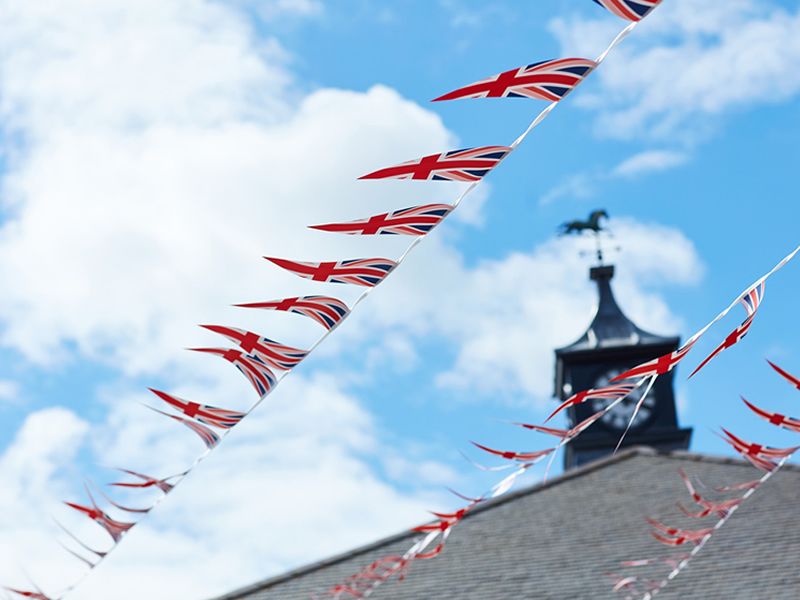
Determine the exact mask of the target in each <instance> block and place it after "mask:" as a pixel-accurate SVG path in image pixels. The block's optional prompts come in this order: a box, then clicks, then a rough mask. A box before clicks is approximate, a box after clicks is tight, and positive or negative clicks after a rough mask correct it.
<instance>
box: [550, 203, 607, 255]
mask: <svg viewBox="0 0 800 600" xmlns="http://www.w3.org/2000/svg"><path fill="white" fill-rule="evenodd" d="M600 219H608V213H607V212H606V211H605V210H603V209H600V210H594V211H592V212H591V213H590V214H589V218H588V219H586V220H585V221H581V220H575V221H567V222H566V223H563V224H562V225H561V231H560V233H559V235H572V234H576V235H583V233H584V232H585V231H590V232H592V233H593V234H594V239H595V243H596V244H597V247H596V253H597V261H598V262H599V263H600V265H602V264H603V243H602V238H601V235H600V234H601V233H603V232H605V233H607V234H608V235H609V236H611V235H612V234H611V232H610V231H609V230H608V228H606V227H603V225H602V224H601V223H600ZM619 249H620V248H619V246H617V247H615V248H614V250H619ZM584 254H585V253H584V252H581V255H582V256H583V255H584Z"/></svg>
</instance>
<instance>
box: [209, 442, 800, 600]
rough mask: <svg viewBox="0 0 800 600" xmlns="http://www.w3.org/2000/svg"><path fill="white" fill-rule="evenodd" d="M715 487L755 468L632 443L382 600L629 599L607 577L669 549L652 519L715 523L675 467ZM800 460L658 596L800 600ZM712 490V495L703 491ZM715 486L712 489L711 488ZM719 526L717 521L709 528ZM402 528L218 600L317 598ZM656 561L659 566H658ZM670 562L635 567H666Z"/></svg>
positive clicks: (452, 548)
mask: <svg viewBox="0 0 800 600" xmlns="http://www.w3.org/2000/svg"><path fill="white" fill-rule="evenodd" d="M680 467H683V468H684V469H685V470H686V471H687V472H689V473H690V474H691V475H692V476H693V477H697V478H699V479H701V480H702V481H703V482H704V483H705V484H707V485H708V486H709V489H710V488H713V487H714V486H719V485H725V484H730V483H735V482H740V481H747V480H751V479H754V478H756V477H757V475H758V474H757V472H756V471H755V470H754V469H753V468H752V467H750V466H749V465H747V464H746V463H743V462H740V461H736V460H730V459H719V458H711V457H707V456H701V455H696V454H690V453H686V452H676V453H673V454H670V455H659V454H656V453H655V452H654V451H652V450H649V449H644V448H634V449H631V450H627V451H625V452H622V453H620V454H618V455H617V456H616V457H614V458H611V459H606V460H602V461H598V462H596V463H593V464H591V465H588V466H586V467H584V468H581V469H576V470H574V471H571V472H568V473H566V474H565V475H563V476H561V477H559V478H557V479H554V480H552V481H551V482H549V483H547V484H544V485H536V486H533V487H530V488H527V489H524V490H521V491H519V492H516V493H513V494H509V495H508V496H507V497H505V498H501V499H499V500H498V501H495V502H493V503H490V504H487V505H486V506H485V507H482V508H481V509H479V510H475V511H474V512H472V513H471V514H470V515H468V516H467V518H465V519H464V521H463V522H462V524H461V525H460V526H459V527H458V528H457V529H456V530H454V532H453V534H452V535H451V537H450V541H449V542H448V545H447V548H446V549H445V552H444V553H443V554H442V555H441V556H439V557H437V558H436V559H434V560H430V561H420V563H418V564H414V566H413V567H412V569H411V571H410V573H409V575H408V577H407V578H406V579H405V581H403V582H395V581H392V582H390V583H387V584H385V585H383V586H381V587H380V588H378V590H377V591H376V592H375V593H374V594H373V595H372V596H371V597H372V598H373V599H375V600H419V599H428V598H458V599H459V600H461V599H463V600H508V599H515V600H516V599H523V598H525V599H527V598H530V599H536V600H562V599H570V600H603V599H607V598H608V599H610V598H616V599H619V598H622V596H621V595H616V594H614V593H613V592H612V591H611V584H610V580H608V579H606V578H605V577H604V576H603V574H604V573H606V572H609V571H616V572H619V570H620V569H619V563H620V561H623V560H631V559H637V558H646V557H651V556H659V555H666V554H669V553H670V550H669V549H666V548H664V547H663V546H661V545H660V544H659V543H658V542H656V541H655V540H653V539H652V538H651V537H650V536H649V534H648V532H649V530H650V528H649V526H648V525H647V524H646V523H645V521H644V517H645V516H654V517H659V518H661V519H663V521H665V522H666V523H669V524H676V525H677V526H688V527H701V526H709V525H710V524H713V522H714V521H715V519H714V518H710V519H708V520H704V521H703V522H700V521H698V520H689V519H686V518H685V517H682V516H681V515H680V513H679V512H678V510H677V509H676V508H675V502H676V501H678V500H683V501H684V502H685V501H686V500H687V498H688V496H687V494H686V492H685V488H684V487H683V484H682V482H681V481H680V479H679V478H678V475H677V470H678V468H680ZM798 484H800V469H798V468H796V467H787V468H785V469H784V470H782V471H781V472H780V473H778V474H777V475H776V476H775V477H773V478H772V480H771V481H770V482H769V483H768V484H767V485H766V486H765V487H764V488H763V489H762V490H759V491H758V492H757V493H756V494H755V495H754V496H753V497H752V498H751V499H750V500H749V501H748V502H747V503H746V504H744V505H743V507H742V509H741V510H740V511H738V512H737V513H736V514H735V515H734V516H733V518H732V519H731V520H730V522H729V523H728V525H727V526H726V527H725V528H724V529H723V530H721V531H720V532H719V533H718V534H717V535H716V536H715V537H714V538H712V540H711V541H710V542H709V543H708V545H707V546H706V548H705V549H704V550H703V552H702V553H701V554H699V555H698V556H697V558H695V559H694V560H693V561H692V563H691V565H690V567H689V568H688V569H687V570H686V571H685V572H684V573H683V574H681V576H680V577H678V578H677V579H676V580H675V581H673V582H672V583H671V584H670V585H669V587H667V588H666V589H665V590H664V591H662V592H661V593H660V594H658V598H659V599H662V598H663V599H664V600H678V599H681V600H684V599H694V598H698V599H699V598H702V599H704V600H717V599H719V600H722V599H723V598H724V599H725V600H737V599H741V600H745V599H746V600H754V599H755V600H760V599H769V600H782V599H786V600H790V599H791V600H794V599H796V598H798V597H800V592H798V589H800V587H799V586H800V570H798V569H797V560H798V556H799V555H800V528H797V527H796V526H795V525H796V507H797V500H798V490H800V485H798ZM704 493H705V492H704ZM709 493H710V494H713V492H709ZM706 523H709V525H706ZM412 539H413V535H412V534H409V533H404V534H400V535H397V536H393V537H391V538H387V539H385V540H381V541H379V542H377V543H375V544H372V545H370V546H366V547H364V548H359V549H357V550H354V551H352V552H349V553H347V554H344V555H341V556H338V557H334V558H332V559H329V560H326V561H322V562H320V563H316V564H314V565H310V566H308V567H305V568H302V569H298V570H296V571H293V572H290V573H287V574H286V575H283V576H280V577H276V578H272V579H269V580H266V581H264V582H261V583H258V584H255V585H253V586H250V587H248V588H245V589H242V590H239V591H237V592H233V593H231V594H228V595H226V596H224V597H222V598H219V599H218V600H301V599H302V600H308V599H309V598H310V597H311V594H312V593H313V592H320V591H323V590H325V589H327V588H329V587H330V586H332V585H334V584H336V583H338V582H340V581H342V580H343V579H345V578H346V577H348V576H349V575H352V574H353V573H355V572H357V571H358V570H359V569H360V568H361V567H363V566H364V565H366V564H369V563H370V562H372V561H373V560H375V559H377V558H380V557H382V556H385V555H387V554H397V553H400V554H401V553H403V552H404V551H405V550H407V549H408V547H409V545H410V543H411V541H412ZM648 569H649V567H648ZM668 571H669V567H666V566H664V565H661V566H660V567H658V568H657V570H655V571H653V570H651V571H648V572H636V573H635V574H639V575H644V576H650V575H652V576H653V577H656V576H658V578H659V579H660V578H661V577H663V576H665V575H666V574H667V572H668Z"/></svg>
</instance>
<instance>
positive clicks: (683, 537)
mask: <svg viewBox="0 0 800 600" xmlns="http://www.w3.org/2000/svg"><path fill="white" fill-rule="evenodd" d="M646 520H647V522H648V523H649V524H650V526H651V527H653V528H655V529H657V530H658V531H660V532H661V533H664V534H666V535H668V536H671V537H673V538H677V539H672V540H667V539H664V538H663V537H662V536H659V535H657V534H656V533H655V532H653V536H654V537H655V538H656V539H657V540H658V541H660V542H662V543H664V544H667V545H669V546H680V545H681V544H684V543H686V542H693V543H695V544H696V543H699V542H700V540H702V539H703V538H704V537H707V536H709V535H711V534H712V533H713V532H714V528H713V527H705V528H703V529H678V528H677V527H668V526H667V525H664V524H663V523H660V522H658V521H656V520H655V519H649V518H648V519H646Z"/></svg>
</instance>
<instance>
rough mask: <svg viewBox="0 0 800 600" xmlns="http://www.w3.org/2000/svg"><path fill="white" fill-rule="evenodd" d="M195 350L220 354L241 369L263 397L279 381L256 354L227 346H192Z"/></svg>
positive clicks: (259, 395)
mask: <svg viewBox="0 0 800 600" xmlns="http://www.w3.org/2000/svg"><path fill="white" fill-rule="evenodd" d="M190 350H192V351H194V352H204V353H206V354H214V355H216V356H220V357H222V358H224V359H225V360H227V361H228V362H229V363H231V364H232V365H233V366H235V367H236V368H237V369H239V372H241V374H242V375H244V376H245V377H247V381H249V382H250V385H252V386H253V389H254V390H255V391H256V393H257V394H258V397H259V398H261V397H263V396H266V395H267V394H269V393H270V391H272V388H273V387H275V384H276V383H277V378H276V377H275V373H273V372H272V371H271V370H270V368H269V367H268V366H267V365H266V364H265V363H264V361H263V360H261V359H260V358H258V356H256V355H255V354H246V353H244V352H241V351H239V350H229V349H227V348H190Z"/></svg>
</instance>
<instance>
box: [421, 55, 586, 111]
mask: <svg viewBox="0 0 800 600" xmlns="http://www.w3.org/2000/svg"><path fill="white" fill-rule="evenodd" d="M596 66H597V63H596V62H594V61H593V60H588V59H585V58H562V59H560V60H548V61H543V62H538V63H533V64H532V65H528V66H527V67H520V68H518V69H511V70H510V71H505V72H503V73H500V74H499V75H493V76H492V77H489V78H487V79H483V80H481V81H478V82H475V83H473V84H470V85H468V86H465V87H462V88H459V89H457V90H455V91H453V92H450V93H449V94H445V95H444V96H440V97H439V98H436V99H435V100H434V102H440V101H442V100H458V99H461V98H538V99H540V100H549V101H550V102H558V101H559V100H561V99H562V98H563V97H564V96H566V95H567V94H568V93H569V92H570V91H572V90H573V89H574V88H575V87H576V86H577V85H578V84H579V83H580V82H581V81H583V80H584V79H585V78H586V76H587V75H589V73H591V71H592V69H594V68H595V67H596Z"/></svg>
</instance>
